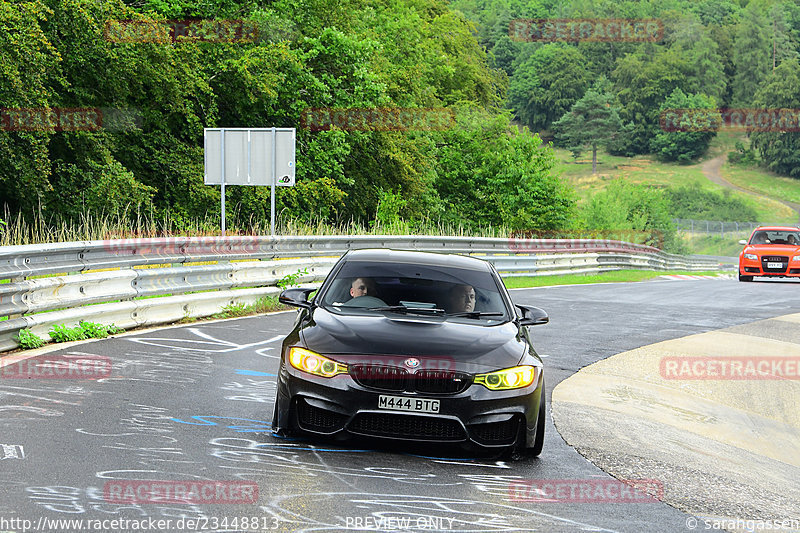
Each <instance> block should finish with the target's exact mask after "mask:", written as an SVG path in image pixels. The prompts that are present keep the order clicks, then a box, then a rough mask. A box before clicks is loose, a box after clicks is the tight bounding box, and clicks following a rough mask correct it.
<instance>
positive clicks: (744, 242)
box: [739, 239, 747, 245]
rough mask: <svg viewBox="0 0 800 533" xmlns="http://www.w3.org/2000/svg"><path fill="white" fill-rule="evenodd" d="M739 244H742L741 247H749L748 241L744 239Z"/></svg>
mask: <svg viewBox="0 0 800 533" xmlns="http://www.w3.org/2000/svg"><path fill="white" fill-rule="evenodd" d="M739 244H741V245H747V241H746V240H744V239H742V240H740V241H739Z"/></svg>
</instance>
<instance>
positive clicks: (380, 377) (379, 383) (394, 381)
mask: <svg viewBox="0 0 800 533" xmlns="http://www.w3.org/2000/svg"><path fill="white" fill-rule="evenodd" d="M349 372H350V376H351V377H352V378H353V379H354V380H355V381H356V383H358V384H359V385H362V386H364V387H367V388H370V389H380V390H387V391H404V390H406V384H407V381H408V371H406V370H405V369H403V368H397V367H394V366H380V365H353V366H351V367H350V368H349Z"/></svg>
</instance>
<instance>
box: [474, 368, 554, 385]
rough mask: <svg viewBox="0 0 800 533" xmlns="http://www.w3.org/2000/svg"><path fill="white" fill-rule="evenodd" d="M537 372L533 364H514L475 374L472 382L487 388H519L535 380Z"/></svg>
mask: <svg viewBox="0 0 800 533" xmlns="http://www.w3.org/2000/svg"><path fill="white" fill-rule="evenodd" d="M538 372H539V370H538V368H536V367H535V366H530V365H524V366H515V367H514V368H506V369H505V370H498V371H496V372H489V373H488V374H477V375H476V376H475V380H474V382H475V383H479V384H481V385H483V386H484V387H486V388H487V389H489V390H509V389H521V388H523V387H527V386H528V385H530V384H531V383H533V382H534V381H536V378H537V377H538Z"/></svg>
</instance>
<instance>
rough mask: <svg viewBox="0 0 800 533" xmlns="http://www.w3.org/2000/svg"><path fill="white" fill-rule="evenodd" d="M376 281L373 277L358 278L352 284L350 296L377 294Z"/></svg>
mask: <svg viewBox="0 0 800 533" xmlns="http://www.w3.org/2000/svg"><path fill="white" fill-rule="evenodd" d="M376 292H377V291H376V289H375V282H374V281H373V280H372V279H371V278H356V279H354V280H353V283H352V284H351V285H350V296H351V297H353V298H358V297H359V296H376Z"/></svg>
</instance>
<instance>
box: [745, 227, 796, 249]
mask: <svg viewBox="0 0 800 533" xmlns="http://www.w3.org/2000/svg"><path fill="white" fill-rule="evenodd" d="M750 244H776V245H777V244H783V245H787V244H788V245H789V246H800V232H798V231H788V230H759V231H756V232H755V233H753V237H752V238H751V239H750Z"/></svg>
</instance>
